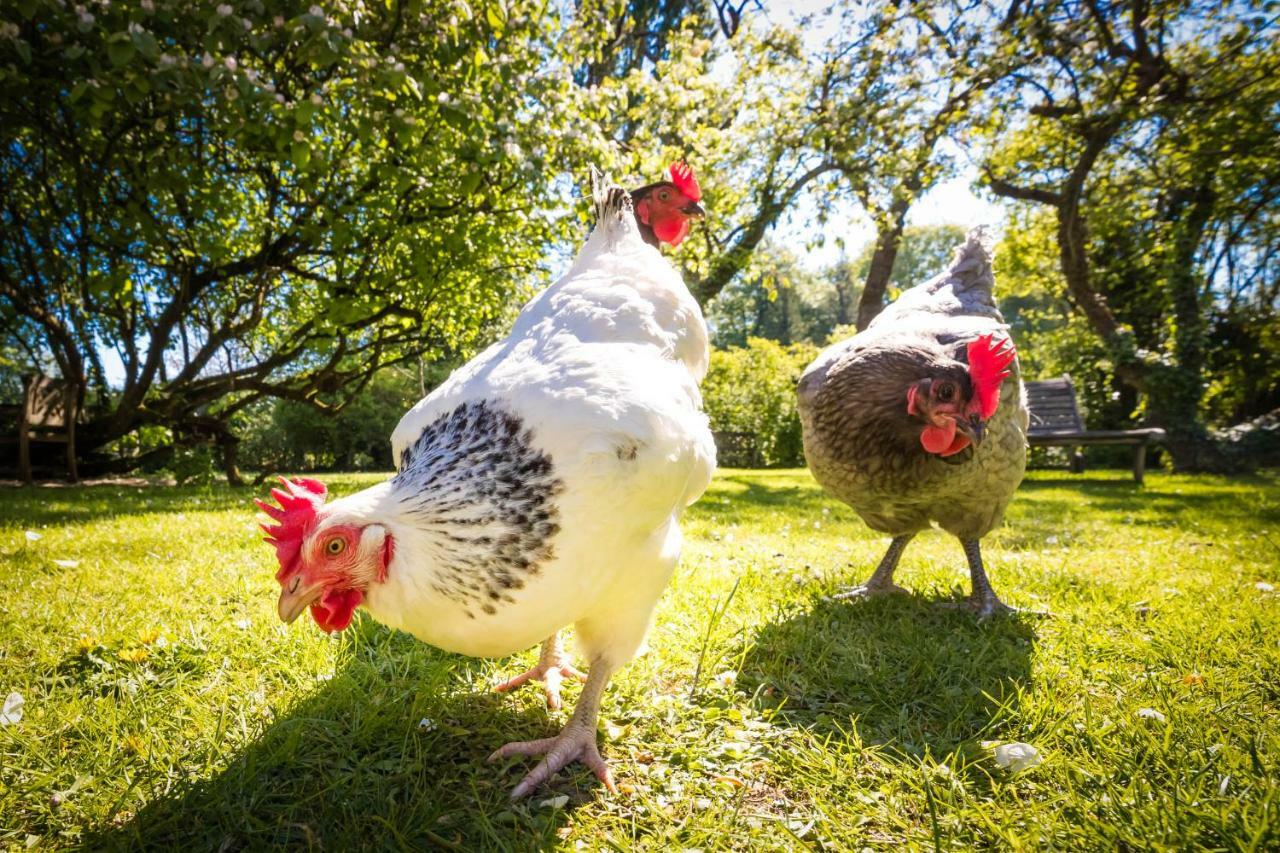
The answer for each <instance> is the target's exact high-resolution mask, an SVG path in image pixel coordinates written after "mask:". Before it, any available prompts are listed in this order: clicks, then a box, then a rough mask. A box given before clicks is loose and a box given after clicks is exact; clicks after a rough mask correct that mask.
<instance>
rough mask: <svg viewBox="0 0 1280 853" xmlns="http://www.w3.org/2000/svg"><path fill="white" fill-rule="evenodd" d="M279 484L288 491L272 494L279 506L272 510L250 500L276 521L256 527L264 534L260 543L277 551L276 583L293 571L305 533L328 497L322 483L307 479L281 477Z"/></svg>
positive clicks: (273, 490)
mask: <svg viewBox="0 0 1280 853" xmlns="http://www.w3.org/2000/svg"><path fill="white" fill-rule="evenodd" d="M280 482H281V483H284V487H285V489H288V491H281V490H280V489H272V490H271V497H273V498H275V499H276V500H277V501H278V502H279V503H280V506H274V505H272V504H269V503H267V502H266V501H262V500H258V499H257V498H254V499H253V502H254V503H255V504H257V505H258V509H260V510H262V511H263V512H265V513H266V514H267V515H269V516H271V518H272V519H274V520H275V521H276V524H274V525H266V524H262V525H259V526H260V527H261V528H262V530H263V532H264V533H266V534H267V536H266V538H265V539H263V540H262V541H263V542H266V543H267V544H268V545H274V546H275V548H276V559H277V560H279V561H280V571H279V572H277V573H276V579H277V580H280V579H281V578H282V577H283V576H284V575H285V573H286V572H287V571H288V570H290V569H291V568H293V564H294V561H295V560H297V559H298V552H299V551H301V550H302V540H303V539H304V538H306V535H307V532H308V531H309V530H310V529H311V525H312V524H313V523H314V522H315V520H316V510H318V509H319V508H320V505H321V504H323V503H324V498H325V495H327V494H328V493H329V492H328V489H326V488H325V487H324V483H321V482H320V481H319V480H311V479H308V478H306V477H299V478H298V479H296V480H287V479H285V478H284V477H281V478H280Z"/></svg>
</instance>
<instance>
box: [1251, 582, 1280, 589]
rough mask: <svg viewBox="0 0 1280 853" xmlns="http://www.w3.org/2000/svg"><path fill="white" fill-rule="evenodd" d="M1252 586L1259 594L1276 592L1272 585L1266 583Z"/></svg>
mask: <svg viewBox="0 0 1280 853" xmlns="http://www.w3.org/2000/svg"><path fill="white" fill-rule="evenodd" d="M1253 586H1254V588H1255V589H1257V590H1258V591H1259V592H1275V590H1276V588H1275V587H1274V586H1273V585H1271V584H1269V583H1267V582H1266V581H1258V582H1257V583H1255V584H1254V585H1253Z"/></svg>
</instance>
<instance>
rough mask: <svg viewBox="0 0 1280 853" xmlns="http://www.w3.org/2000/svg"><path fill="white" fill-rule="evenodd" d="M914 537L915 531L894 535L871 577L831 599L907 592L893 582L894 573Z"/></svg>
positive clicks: (837, 599)
mask: <svg viewBox="0 0 1280 853" xmlns="http://www.w3.org/2000/svg"><path fill="white" fill-rule="evenodd" d="M914 537H915V534H914V533H907V534H904V535H902V536H895V537H893V541H892V542H890V543H889V550H888V551H886V552H885V555H884V558H883V559H882V560H880V565H879V566H876V570H875V572H873V573H872V575H871V578H870V579H869V580H868V581H867V582H866V583H864V584H863V585H862V586H855V587H854V588H853V589H851V590H848V591H846V592H842V593H840V594H839V595H833V596H831V600H832V601H844V600H845V599H849V598H874V597H876V596H879V595H888V594H889V593H893V592H904V593H905V592H906V590H905V589H903V588H902V587H900V586H898V585H897V584H896V583H894V582H893V573H894V571H895V570H896V569H897V568H898V560H900V559H902V552H903V551H904V550H906V547H907V543H908V542H910V541H911V540H912V539H913V538H914Z"/></svg>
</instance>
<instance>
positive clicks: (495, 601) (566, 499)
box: [259, 164, 715, 797]
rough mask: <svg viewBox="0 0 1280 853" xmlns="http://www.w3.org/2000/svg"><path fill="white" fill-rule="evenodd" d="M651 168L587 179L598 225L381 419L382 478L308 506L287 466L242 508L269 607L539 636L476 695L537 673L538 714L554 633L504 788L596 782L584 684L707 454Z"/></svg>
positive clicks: (694, 489) (636, 623) (467, 648)
mask: <svg viewBox="0 0 1280 853" xmlns="http://www.w3.org/2000/svg"><path fill="white" fill-rule="evenodd" d="M672 173H673V174H672V176H671V180H669V181H664V182H659V183H658V184H651V185H649V186H647V187H645V188H643V192H642V191H636V193H635V194H632V193H628V192H626V191H625V190H622V189H619V188H617V187H614V186H604V187H599V188H597V189H596V191H595V202H596V212H597V218H598V222H597V225H596V228H595V230H594V231H593V232H592V234H591V236H590V238H589V239H588V241H587V242H586V244H585V245H584V246H583V248H582V250H581V252H580V254H579V256H578V258H577V260H576V261H575V262H574V264H573V266H572V267H571V269H570V270H569V272H568V273H567V274H566V275H565V276H564V277H563V278H561V279H560V280H559V281H557V282H556V283H555V284H554V285H552V286H551V287H550V288H548V289H547V290H545V291H544V292H543V293H541V294H540V295H539V296H537V297H536V298H535V299H533V300H532V301H531V302H530V303H529V304H528V305H527V306H525V308H524V310H523V311H522V312H521V314H520V316H519V318H518V320H517V321H516V323H515V326H514V328H513V329H512V330H511V333H510V334H509V335H507V337H506V338H504V339H503V340H501V341H499V342H498V343H496V344H494V345H493V346H491V347H489V348H488V349H487V350H485V351H484V352H482V353H481V354H480V355H479V356H477V357H476V358H475V359H473V360H472V361H471V362H469V363H468V364H466V365H465V366H464V367H462V368H460V369H459V370H457V371H456V372H455V373H454V374H453V375H452V376H451V377H450V378H449V379H448V380H447V381H446V382H445V383H444V384H443V385H441V386H440V387H439V388H437V389H436V390H435V391H434V392H433V393H432V394H430V395H429V396H428V397H427V398H426V399H424V400H422V401H421V402H420V403H418V404H417V405H416V406H414V407H413V409H412V410H411V411H409V412H408V413H407V414H406V415H405V416H404V418H403V419H402V420H401V422H400V424H399V426H398V427H397V428H396V430H395V433H394V434H393V436H392V447H393V451H394V455H395V458H396V460H397V467H398V472H397V473H396V475H395V476H394V477H393V478H392V479H391V480H389V481H388V482H385V483H382V484H379V485H377V486H374V487H372V488H369V489H366V490H365V491H362V492H359V493H358V494H354V495H350V496H348V497H343V498H339V499H337V500H333V501H331V502H329V503H325V502H324V487H323V486H321V485H320V484H319V483H317V482H315V481H313V480H299V481H294V482H293V483H291V484H289V490H288V491H287V492H285V491H282V490H275V491H274V492H273V494H274V495H275V496H276V498H277V499H278V500H279V501H280V504H281V506H280V507H276V506H271V505H267V504H264V503H261V502H260V504H259V505H260V506H262V508H263V509H264V511H265V512H267V513H268V514H270V515H271V516H272V517H273V518H274V519H275V520H276V522H277V524H276V525H275V526H272V527H270V528H267V529H268V533H269V534H271V538H270V540H269V541H271V542H272V543H273V544H274V545H275V547H276V550H277V555H278V557H279V559H280V565H281V568H280V572H279V574H278V576H277V577H278V579H279V581H280V584H281V587H282V591H281V596H280V602H279V611H280V616H281V618H282V619H285V620H286V621H290V620H292V619H293V618H295V617H296V616H297V615H298V614H299V613H300V612H301V611H302V610H304V609H306V608H307V607H310V608H311V612H312V615H313V616H314V617H315V619H316V621H317V623H319V624H320V626H321V627H322V628H325V629H326V630H340V629H341V628H344V627H345V626H346V625H347V624H348V623H349V622H350V620H351V618H352V615H353V611H354V610H355V608H356V607H358V606H363V607H364V608H365V609H367V610H368V612H369V613H370V614H371V615H372V616H373V617H374V618H376V619H378V620H379V621H381V622H384V623H386V624H387V625H390V626H392V627H395V628H400V629H402V630H404V631H407V632H409V633H411V634H413V635H414V636H415V637H417V638H419V639H420V640H422V641H423V642H426V643H430V644H431V645H433V646H438V647H440V648H442V649H446V650H448V651H452V652H459V653H462V654H466V655H477V656H500V655H508V654H511V653H513V652H516V651H519V650H521V649H525V648H528V647H529V646H532V645H535V644H537V643H538V642H539V641H544V643H543V652H542V655H541V658H540V660H539V663H538V665H537V666H536V667H534V668H533V669H532V670H530V671H529V672H527V673H524V674H523V675H520V676H517V677H515V678H513V679H511V680H510V681H508V682H506V683H504V684H502V685H499V686H498V689H509V688H512V687H515V686H517V685H518V684H521V683H523V682H524V681H527V680H529V679H535V680H541V681H543V683H544V687H545V690H546V692H547V699H548V704H550V705H552V706H553V707H556V706H558V705H559V702H560V698H559V689H558V685H559V683H560V680H561V679H562V678H565V677H583V676H582V674H581V673H579V672H578V671H577V670H576V669H574V668H573V666H572V665H571V664H570V661H569V658H568V657H567V656H566V655H565V653H564V650H563V647H562V645H561V643H560V641H559V637H558V633H557V632H558V631H559V630H560V629H561V628H564V627H566V626H569V625H572V626H574V628H575V630H576V636H577V641H578V644H579V646H580V648H581V650H582V651H583V652H584V653H585V656H586V659H587V661H588V664H589V675H588V676H586V677H585V680H586V685H585V687H584V688H583V691H582V694H581V697H580V699H579V702H578V705H577V708H576V709H575V712H574V714H573V717H572V719H571V720H570V722H569V723H568V724H567V725H566V726H565V728H564V729H563V731H561V733H560V734H559V735H557V736H556V737H552V738H546V739H544V740H540V741H532V742H524V743H513V744H508V745H507V746H505V747H503V748H502V749H500V750H498V752H496V753H495V754H494V756H493V758H494V759H500V758H505V757H507V756H510V755H517V754H521V755H544V756H545V759H544V760H543V761H542V762H541V763H540V764H539V765H538V766H537V767H536V768H535V769H534V770H533V771H532V772H530V773H529V774H528V775H527V776H526V777H525V778H524V779H523V780H522V781H521V782H520V784H519V785H518V786H517V787H516V788H515V790H514V791H513V792H512V796H513V797H520V796H523V795H525V794H527V793H529V792H530V791H531V790H533V789H534V788H535V787H536V786H537V785H539V784H541V783H542V782H544V781H546V780H547V779H549V778H550V777H551V776H552V775H553V774H554V773H556V772H557V771H558V770H559V769H560V768H562V767H563V766H565V765H566V764H568V763H569V762H571V761H573V760H575V759H576V760H580V761H582V762H584V763H585V764H587V765H588V766H589V767H590V768H591V769H592V770H593V771H594V772H595V773H596V775H597V776H599V778H600V779H601V780H602V781H603V782H604V783H605V784H606V785H608V786H609V787H611V788H612V786H613V782H612V779H611V777H610V774H609V770H608V767H607V765H606V764H605V762H604V761H603V759H602V758H601V756H600V754H599V752H598V750H597V747H596V718H597V711H598V708H599V703H600V698H601V695H602V693H603V691H604V688H605V685H606V683H607V681H608V679H609V677H610V674H611V673H612V672H614V670H615V669H616V668H617V667H618V666H620V665H621V664H623V663H625V662H626V661H627V660H629V659H630V658H631V657H632V656H633V655H634V654H635V652H636V650H637V648H638V647H639V646H640V644H641V641H642V640H643V638H644V635H645V633H646V630H647V628H648V625H649V621H650V617H651V614H652V612H653V608H654V605H655V604H656V602H657V600H658V598H659V596H660V595H661V593H662V591H663V589H664V587H665V586H666V584H667V581H668V579H669V578H670V576H671V572H672V570H673V568H674V567H675V565H676V559H677V557H678V555H679V552H680V543H681V534H680V525H679V520H680V514H681V511H682V510H683V509H684V508H685V507H686V506H687V505H689V504H690V503H692V502H693V501H695V500H697V498H698V497H699V496H700V495H701V494H702V492H703V491H704V490H705V489H706V487H707V484H708V482H709V481H710V478H711V474H712V471H713V469H714V467H715V445H714V444H713V442H712V438H711V433H710V430H709V428H708V425H707V418H706V416H705V415H704V414H703V412H702V405H701V396H700V393H699V389H698V384H699V382H700V381H701V379H702V377H703V375H704V374H705V372H706V369H707V358H708V353H707V330H706V326H705V325H704V323H703V319H702V314H701V311H700V309H699V307H698V304H697V303H696V302H695V301H694V299H693V298H692V296H691V295H690V293H689V291H688V289H687V288H686V287H685V285H684V282H683V281H682V280H681V278H680V276H679V275H678V274H677V273H676V271H675V270H674V269H673V268H672V266H671V265H670V264H669V263H668V262H667V261H666V260H665V259H664V258H663V257H662V255H661V253H660V252H659V249H658V248H657V247H656V246H655V245H652V244H651V242H650V241H651V240H652V237H651V235H652V233H653V232H656V233H657V235H658V237H659V238H660V239H662V240H664V241H666V242H678V241H679V240H680V239H682V238H683V236H684V234H685V233H687V230H688V228H687V225H685V224H684V223H683V222H672V221H670V219H669V217H670V216H673V215H674V216H679V217H683V218H690V217H696V216H700V215H701V213H702V210H701V208H700V207H699V206H698V205H697V201H698V197H699V195H700V193H699V191H698V187H697V182H696V180H695V179H694V177H693V175H692V172H690V171H689V170H688V169H687V167H684V166H683V164H677V165H676V166H675V167H673V169H672ZM633 195H636V196H641V195H642V196H643V198H638V199H633ZM650 196H652V198H650ZM641 203H643V204H644V210H643V215H642V216H641V217H640V219H637V215H636V212H635V210H634V207H635V206H636V205H638V204H641ZM673 211H674V212H673ZM681 226H683V227H681ZM642 229H643V230H645V231H646V232H647V233H644V234H642ZM653 242H656V240H655V241H653Z"/></svg>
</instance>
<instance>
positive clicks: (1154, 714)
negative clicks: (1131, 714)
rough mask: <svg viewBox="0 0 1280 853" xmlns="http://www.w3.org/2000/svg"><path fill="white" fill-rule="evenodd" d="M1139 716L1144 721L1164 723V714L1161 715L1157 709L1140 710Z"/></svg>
mask: <svg viewBox="0 0 1280 853" xmlns="http://www.w3.org/2000/svg"><path fill="white" fill-rule="evenodd" d="M1138 716H1139V717H1141V718H1142V719H1144V720H1155V721H1156V722H1157V723H1163V722H1164V714H1162V713H1160V712H1159V711H1157V710H1156V709H1155V708H1139V709H1138Z"/></svg>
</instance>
